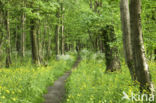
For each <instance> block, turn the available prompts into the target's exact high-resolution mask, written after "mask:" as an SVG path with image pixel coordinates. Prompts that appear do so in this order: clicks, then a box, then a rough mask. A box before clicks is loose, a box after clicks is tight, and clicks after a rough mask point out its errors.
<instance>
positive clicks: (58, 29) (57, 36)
mask: <svg viewBox="0 0 156 103" xmlns="http://www.w3.org/2000/svg"><path fill="white" fill-rule="evenodd" d="M58 3H60V1H59V0H58ZM56 17H57V19H58V22H57V25H56V30H55V38H56V39H55V40H56V55H59V54H60V39H59V37H60V36H59V33H60V26H59V25H60V8H58V11H57V13H56Z"/></svg>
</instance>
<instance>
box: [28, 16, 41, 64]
mask: <svg viewBox="0 0 156 103" xmlns="http://www.w3.org/2000/svg"><path fill="white" fill-rule="evenodd" d="M30 24H31V26H30V36H31V45H32V59H33V62H34V63H35V64H37V65H40V60H39V52H38V46H37V34H36V29H37V26H36V25H37V24H36V21H35V20H34V19H31V21H30Z"/></svg>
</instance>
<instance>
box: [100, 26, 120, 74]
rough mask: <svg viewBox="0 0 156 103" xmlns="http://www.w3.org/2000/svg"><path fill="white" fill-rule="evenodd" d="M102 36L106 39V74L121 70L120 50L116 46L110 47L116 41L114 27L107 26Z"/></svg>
mask: <svg viewBox="0 0 156 103" xmlns="http://www.w3.org/2000/svg"><path fill="white" fill-rule="evenodd" d="M102 36H103V38H104V40H103V42H104V49H105V58H106V72H114V71H116V70H120V68H121V65H120V60H119V57H118V54H119V53H118V49H117V47H115V46H113V47H112V46H110V44H111V43H113V42H115V41H116V37H115V33H114V27H113V26H110V25H109V26H107V27H106V28H105V29H103V30H102Z"/></svg>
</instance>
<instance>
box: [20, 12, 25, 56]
mask: <svg viewBox="0 0 156 103" xmlns="http://www.w3.org/2000/svg"><path fill="white" fill-rule="evenodd" d="M21 56H22V57H24V56H25V15H24V12H23V13H22V36H21Z"/></svg>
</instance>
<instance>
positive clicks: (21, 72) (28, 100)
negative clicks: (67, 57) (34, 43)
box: [0, 61, 72, 103]
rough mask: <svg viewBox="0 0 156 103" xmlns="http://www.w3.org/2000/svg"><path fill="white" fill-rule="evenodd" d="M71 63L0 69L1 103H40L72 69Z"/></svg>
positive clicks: (53, 62) (54, 62) (60, 62)
mask: <svg viewBox="0 0 156 103" xmlns="http://www.w3.org/2000/svg"><path fill="white" fill-rule="evenodd" d="M71 63H72V62H71V61H51V62H50V64H51V65H49V66H47V67H32V65H27V66H24V67H18V68H10V69H5V68H4V69H2V68H1V69H0V103H39V102H41V101H43V99H42V95H43V94H44V93H46V91H45V90H46V88H47V86H49V85H52V84H53V82H54V81H55V80H56V79H57V78H58V77H59V76H61V75H62V74H63V73H64V72H65V71H67V70H69V69H70V68H71Z"/></svg>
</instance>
